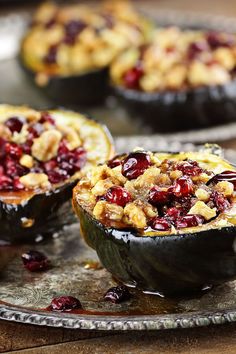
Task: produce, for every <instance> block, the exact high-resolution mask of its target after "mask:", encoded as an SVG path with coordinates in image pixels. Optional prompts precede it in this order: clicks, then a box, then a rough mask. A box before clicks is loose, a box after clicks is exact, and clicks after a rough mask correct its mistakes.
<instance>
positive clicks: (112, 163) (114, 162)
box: [107, 155, 122, 168]
mask: <svg viewBox="0 0 236 354" xmlns="http://www.w3.org/2000/svg"><path fill="white" fill-rule="evenodd" d="M121 157H122V155H118V156H115V157H114V158H113V159H111V160H109V161H108V162H107V166H108V167H110V168H115V167H117V166H120V165H121Z"/></svg>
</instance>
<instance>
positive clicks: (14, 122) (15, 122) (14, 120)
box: [5, 117, 25, 133]
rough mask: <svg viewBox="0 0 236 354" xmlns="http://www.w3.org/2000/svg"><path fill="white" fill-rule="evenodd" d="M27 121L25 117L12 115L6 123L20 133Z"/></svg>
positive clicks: (12, 130)
mask: <svg viewBox="0 0 236 354" xmlns="http://www.w3.org/2000/svg"><path fill="white" fill-rule="evenodd" d="M24 123H25V119H23V118H20V117H11V118H9V119H8V120H7V121H6V122H5V125H6V126H7V127H8V129H10V131H11V132H12V133H14V132H17V133H20V131H21V129H22V127H23V124H24Z"/></svg>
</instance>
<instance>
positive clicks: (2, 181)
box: [0, 175, 12, 190]
mask: <svg viewBox="0 0 236 354" xmlns="http://www.w3.org/2000/svg"><path fill="white" fill-rule="evenodd" d="M10 189H12V179H11V178H10V177H8V176H5V175H1V176H0V190H10Z"/></svg>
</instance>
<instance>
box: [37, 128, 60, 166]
mask: <svg viewBox="0 0 236 354" xmlns="http://www.w3.org/2000/svg"><path fill="white" fill-rule="evenodd" d="M61 138H62V134H61V133H60V132H59V131H58V130H55V129H51V130H46V131H45V132H43V133H42V134H41V135H40V137H39V138H36V139H34V143H33V145H32V156H33V157H35V158H36V159H37V160H39V161H48V160H50V159H52V158H53V157H55V156H56V155H57V150H58V147H59V143H60V140H61Z"/></svg>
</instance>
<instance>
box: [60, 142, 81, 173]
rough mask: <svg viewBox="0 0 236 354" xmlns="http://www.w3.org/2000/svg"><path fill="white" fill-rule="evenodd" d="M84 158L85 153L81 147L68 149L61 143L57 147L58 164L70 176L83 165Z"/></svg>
mask: <svg viewBox="0 0 236 354" xmlns="http://www.w3.org/2000/svg"><path fill="white" fill-rule="evenodd" d="M86 159H87V154H86V151H85V150H84V148H82V147H78V148H76V149H74V150H71V151H69V150H68V148H67V147H66V146H63V145H61V146H60V147H59V149H58V156H57V163H58V166H59V167H60V169H62V170H64V171H66V173H67V174H69V175H70V176H71V175H73V174H74V173H75V172H77V171H80V170H81V168H83V167H84V165H85V163H86Z"/></svg>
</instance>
